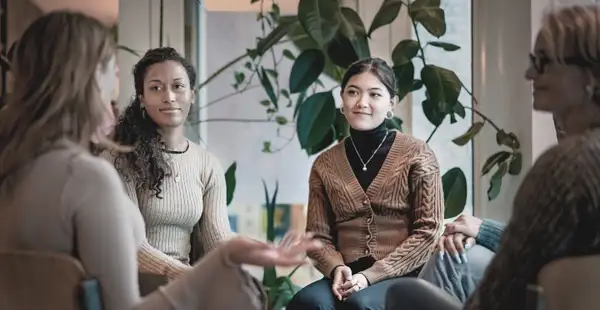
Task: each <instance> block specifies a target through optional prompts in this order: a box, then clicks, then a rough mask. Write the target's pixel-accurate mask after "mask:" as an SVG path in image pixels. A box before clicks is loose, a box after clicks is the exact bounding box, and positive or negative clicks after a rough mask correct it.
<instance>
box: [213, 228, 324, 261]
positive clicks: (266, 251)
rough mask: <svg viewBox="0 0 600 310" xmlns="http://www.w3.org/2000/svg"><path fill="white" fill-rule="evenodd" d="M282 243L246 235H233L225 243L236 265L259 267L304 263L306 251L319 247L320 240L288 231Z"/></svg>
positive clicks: (227, 253) (227, 251) (229, 255)
mask: <svg viewBox="0 0 600 310" xmlns="http://www.w3.org/2000/svg"><path fill="white" fill-rule="evenodd" d="M283 240H284V241H283V242H282V243H280V244H279V245H274V244H272V243H267V242H262V241H258V240H255V239H251V238H247V237H241V236H240V237H235V238H233V239H231V240H230V241H228V242H227V243H225V245H224V246H225V248H226V255H227V258H228V259H229V261H230V262H231V263H233V264H236V265H242V264H248V265H254V266H261V267H270V266H283V267H291V266H296V265H299V264H303V263H306V262H307V260H306V251H311V250H316V249H319V248H321V246H322V244H321V242H320V241H317V240H314V239H313V236H312V234H305V233H300V232H290V233H288V234H287V235H286V236H285V237H284V239H283Z"/></svg>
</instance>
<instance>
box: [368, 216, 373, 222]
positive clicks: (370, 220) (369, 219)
mask: <svg viewBox="0 0 600 310" xmlns="http://www.w3.org/2000/svg"><path fill="white" fill-rule="evenodd" d="M371 222H373V217H372V216H369V217H367V224H371Z"/></svg>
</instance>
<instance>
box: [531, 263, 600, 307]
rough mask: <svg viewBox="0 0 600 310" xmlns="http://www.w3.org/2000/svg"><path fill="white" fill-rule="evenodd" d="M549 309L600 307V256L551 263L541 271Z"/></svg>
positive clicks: (546, 303)
mask: <svg viewBox="0 0 600 310" xmlns="http://www.w3.org/2000/svg"><path fill="white" fill-rule="evenodd" d="M538 283H539V285H540V286H541V287H542V288H543V295H544V300H545V308H544V309H546V310H589V309H600V293H599V292H598V289H599V288H600V255H590V256H580V257H569V258H564V259H560V260H557V261H554V262H551V263H549V264H547V265H546V266H544V267H543V268H542V270H541V271H540V273H539V274H538Z"/></svg>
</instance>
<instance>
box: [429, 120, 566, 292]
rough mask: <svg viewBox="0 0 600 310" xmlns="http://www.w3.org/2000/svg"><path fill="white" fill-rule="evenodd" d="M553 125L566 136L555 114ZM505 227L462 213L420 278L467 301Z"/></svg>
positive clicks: (445, 235)
mask: <svg viewBox="0 0 600 310" xmlns="http://www.w3.org/2000/svg"><path fill="white" fill-rule="evenodd" d="M554 128H555V129H556V139H557V141H561V140H562V139H564V138H565V137H567V133H566V132H565V130H564V129H562V126H561V124H560V123H559V121H558V119H557V118H556V117H554ZM505 227H506V225H505V224H504V223H500V222H497V221H494V220H490V219H479V218H476V217H474V216H469V215H461V216H459V217H458V218H456V219H455V220H454V222H452V223H449V224H447V225H446V229H445V230H444V235H443V236H442V239H440V242H439V244H438V249H437V251H438V254H439V255H435V256H432V257H431V259H430V260H429V261H428V262H427V264H425V266H424V267H423V270H422V271H421V273H420V274H419V278H421V279H423V280H426V281H428V282H430V283H432V284H434V285H436V286H438V287H440V288H442V289H444V290H445V291H446V292H447V293H449V294H450V295H452V296H454V297H456V298H458V299H459V300H460V301H461V302H466V301H467V298H468V297H469V296H471V294H472V293H473V292H474V291H475V288H477V285H478V284H479V282H480V281H481V279H482V278H483V275H484V272H485V270H486V269H487V266H488V265H489V263H490V262H491V261H492V258H493V257H494V254H495V253H496V251H497V250H498V245H499V244H500V237H501V236H502V233H503V232H504V229H505ZM445 258H447V259H445Z"/></svg>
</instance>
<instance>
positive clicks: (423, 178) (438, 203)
mask: <svg viewBox="0 0 600 310" xmlns="http://www.w3.org/2000/svg"><path fill="white" fill-rule="evenodd" d="M309 182H310V187H309V201H308V219H307V229H306V230H307V231H310V232H313V233H315V236H316V238H318V239H320V240H321V241H322V242H324V244H325V246H324V247H323V248H322V249H320V250H317V251H313V252H311V253H309V256H310V257H311V258H312V259H313V260H315V263H316V268H317V269H318V270H319V271H320V272H321V273H323V274H324V275H325V276H329V275H330V274H331V272H332V270H333V268H335V267H336V266H338V265H345V264H348V263H351V262H354V261H356V260H358V259H359V258H361V257H365V256H372V257H374V258H375V260H376V263H375V264H374V265H373V266H372V267H370V268H369V269H367V270H365V271H363V272H362V273H363V274H364V275H365V276H366V278H367V279H368V281H369V282H370V283H371V284H374V283H376V282H379V281H381V280H385V279H389V278H393V277H398V276H402V275H405V274H407V273H409V272H411V271H413V270H415V269H416V268H418V267H420V266H421V265H423V264H424V263H425V262H426V261H427V260H428V259H429V257H430V255H431V254H432V253H433V252H434V250H435V245H436V243H437V240H438V239H439V237H440V236H441V234H442V224H443V220H444V218H443V215H444V196H443V190H442V181H441V177H440V169H439V166H438V162H437V159H436V157H435V154H434V153H433V151H432V150H431V149H430V148H429V147H428V145H427V144H426V143H425V142H423V141H420V140H418V139H416V138H414V137H412V136H410V135H406V134H402V133H400V132H396V138H395V140H394V142H393V144H392V147H391V149H390V151H389V153H388V155H387V157H386V159H385V161H384V163H383V166H382V167H381V169H380V171H379V173H378V174H377V176H376V177H375V179H374V180H373V182H372V183H371V184H370V186H369V187H368V188H367V190H366V192H365V191H364V190H363V189H362V187H361V186H360V184H359V182H358V180H357V179H356V177H355V175H354V173H353V171H352V168H351V166H350V163H349V162H348V159H347V157H346V152H345V146H344V143H343V142H341V143H338V144H337V145H335V146H334V147H332V148H331V149H329V150H327V151H325V152H324V153H322V154H321V155H319V156H318V157H317V159H316V160H315V162H314V164H313V167H312V171H311V174H310V180H309Z"/></svg>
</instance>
